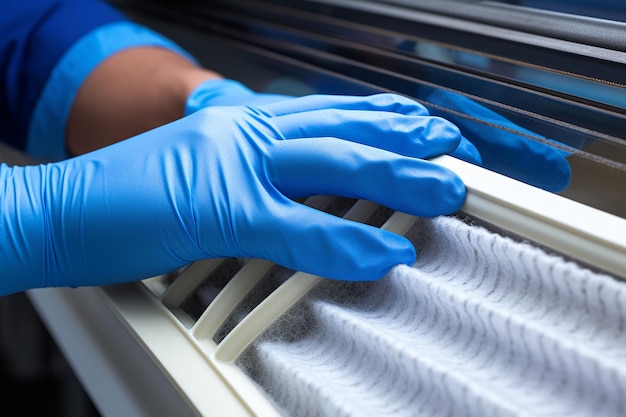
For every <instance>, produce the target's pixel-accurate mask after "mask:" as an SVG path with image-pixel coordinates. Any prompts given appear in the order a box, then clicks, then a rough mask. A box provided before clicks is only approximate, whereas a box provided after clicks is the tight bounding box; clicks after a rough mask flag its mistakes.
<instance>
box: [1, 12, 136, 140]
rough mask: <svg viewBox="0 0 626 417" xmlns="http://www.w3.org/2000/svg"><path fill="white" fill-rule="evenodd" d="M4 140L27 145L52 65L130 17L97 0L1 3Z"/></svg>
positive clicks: (2, 130) (2, 138)
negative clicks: (82, 40) (94, 34)
mask: <svg viewBox="0 0 626 417" xmlns="http://www.w3.org/2000/svg"><path fill="white" fill-rule="evenodd" d="M0 10H2V11H1V12H0V33H2V36H0V100H1V102H0V140H2V141H4V142H8V143H9V144H11V145H13V146H16V147H18V148H22V149H24V148H25V146H26V135H27V131H28V125H29V122H30V118H31V116H32V112H33V109H34V107H35V103H36V102H37V100H38V99H39V95H40V94H41V91H42V89H43V87H44V85H45V83H46V81H47V79H48V76H49V74H50V72H51V71H52V69H53V67H54V66H55V65H56V63H57V62H58V61H59V59H60V58H61V56H62V55H63V54H64V53H65V52H66V51H67V49H68V48H69V47H70V46H71V45H72V44H74V43H75V42H76V41H77V40H78V39H80V38H81V37H82V36H84V35H85V34H86V33H88V32H89V31H91V30H92V29H93V28H95V27H98V26H101V25H105V24H109V23H112V22H119V21H125V20H126V19H125V17H124V16H123V15H122V14H121V13H119V12H118V11H116V10H115V9H113V8H111V7H110V6H108V5H106V4H104V3H101V2H99V1H93V0H89V1H86V0H28V1H24V0H2V6H0Z"/></svg>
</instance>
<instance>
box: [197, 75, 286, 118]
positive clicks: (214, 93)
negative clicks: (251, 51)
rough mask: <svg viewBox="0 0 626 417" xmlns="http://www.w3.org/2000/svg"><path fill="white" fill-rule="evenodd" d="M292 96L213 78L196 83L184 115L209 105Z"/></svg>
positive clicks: (254, 103) (243, 103)
mask: <svg viewBox="0 0 626 417" xmlns="http://www.w3.org/2000/svg"><path fill="white" fill-rule="evenodd" d="M289 98H292V97H290V96H285V95H282V94H266V93H256V92H254V91H252V90H250V89H249V88H248V87H246V86H245V85H243V84H241V83H240V82H238V81H235V80H229V79H224V78H214V79H211V80H208V81H205V82H203V83H201V84H200V85H198V86H197V87H196V88H195V89H194V90H193V91H192V92H191V94H189V97H187V102H186V103H185V116H188V115H190V114H191V113H195V112H197V111H198V110H201V109H203V108H205V107H210V106H258V105H261V104H268V103H274V102H276V101H280V100H286V99H289Z"/></svg>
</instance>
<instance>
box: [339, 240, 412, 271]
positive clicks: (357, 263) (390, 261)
mask: <svg viewBox="0 0 626 417" xmlns="http://www.w3.org/2000/svg"><path fill="white" fill-rule="evenodd" d="M382 232H383V233H382V236H381V240H380V241H379V243H381V244H382V247H381V246H380V245H376V247H372V248H367V249H365V248H361V250H360V251H359V252H358V254H357V255H358V256H357V258H356V259H353V260H352V262H351V263H352V266H351V267H350V269H349V270H346V271H345V273H344V274H342V275H341V276H339V277H338V279H340V280H344V281H377V280H379V279H381V278H383V277H384V276H385V275H387V273H389V271H390V270H391V269H392V268H393V267H394V266H396V265H412V264H413V263H414V262H415V258H416V252H415V248H414V247H413V244H411V242H410V241H409V240H408V239H406V238H405V237H403V236H400V235H397V234H395V233H391V232H387V231H382Z"/></svg>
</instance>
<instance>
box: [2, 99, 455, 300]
mask: <svg viewBox="0 0 626 417" xmlns="http://www.w3.org/2000/svg"><path fill="white" fill-rule="evenodd" d="M424 114H426V112H425V109H424V108H423V107H422V106H421V105H419V104H417V103H415V102H413V101H411V100H408V99H405V98H402V97H399V96H395V95H391V94H382V95H375V96H370V97H350V96H307V97H302V98H297V99H290V100H286V101H280V102H276V103H273V104H268V105H263V106H259V107H211V108H207V109H204V110H202V111H198V112H196V113H194V114H193V115H191V116H189V117H186V118H183V119H180V120H178V121H176V122H173V123H171V124H168V125H165V126H163V127H160V128H158V129H155V130H152V131H149V132H146V133H144V134H141V135H139V136H136V137H134V138H131V139H128V140H126V141H123V142H120V143H117V144H115V145H112V146H109V147H106V148H103V149H100V150H98V151H95V152H92V153H88V154H85V155H82V156H79V157H76V158H73V159H69V160H66V161H62V162H58V163H54V164H48V165H41V166H32V167H15V168H7V167H6V166H3V167H2V168H1V169H0V184H2V186H3V187H4V188H3V194H2V198H0V236H2V239H0V249H1V250H0V265H2V282H1V284H0V285H1V292H2V293H4V294H7V293H10V292H15V291H20V290H23V289H27V288H35V287H48V286H83V285H104V284H111V283H119V282H124V281H130V280H137V279H141V278H145V277H149V276H154V275H157V274H162V273H165V272H168V271H171V270H174V269H176V268H179V267H181V266H184V265H186V264H188V263H190V262H192V261H196V260H199V259H203V258H213V257H231V256H235V257H238V256H242V257H253V258H263V259H267V260H270V261H273V262H275V263H278V264H280V265H283V266H286V267H288V268H292V269H296V270H301V271H306V272H309V273H312V274H317V275H321V276H325V277H329V278H336V279H344V280H373V279H378V278H380V277H382V276H383V275H385V273H387V271H388V270H389V269H390V268H391V267H392V266H393V265H396V264H410V263H412V262H413V261H414V258H415V252H414V248H413V246H412V245H411V243H410V242H409V241H408V240H406V239H405V238H404V237H402V236H399V235H396V234H393V233H391V232H388V231H384V230H380V229H378V228H374V227H370V226H367V225H363V224H359V223H355V222H350V221H347V220H344V219H341V218H338V217H335V216H332V215H329V214H326V213H323V212H320V211H317V210H314V209H312V208H310V207H307V206H304V205H302V204H299V203H297V202H295V201H294V200H293V199H294V198H298V197H302V196H309V195H316V194H323V195H342V196H347V197H352V198H363V199H368V200H372V201H376V202H379V203H381V204H384V205H386V206H388V207H390V208H392V209H395V210H400V211H403V212H407V213H411V214H414V215H419V216H434V215H438V214H442V213H451V212H454V211H456V210H457V209H459V208H460V206H461V205H462V203H463V201H464V197H465V187H464V185H463V183H462V182H461V180H460V179H459V178H458V177H457V176H456V175H455V174H454V173H452V172H451V171H449V170H447V169H445V168H442V167H440V166H438V165H435V164H433V163H430V162H428V161H425V160H422V159H420V158H427V157H432V156H435V155H438V154H442V153H446V152H450V151H452V150H454V149H455V148H456V147H457V145H458V143H459V140H460V134H459V131H458V129H457V128H456V127H455V126H453V125H452V124H450V123H449V122H446V121H444V120H442V119H440V118H435V117H428V116H423V115H424Z"/></svg>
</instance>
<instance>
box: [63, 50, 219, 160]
mask: <svg viewBox="0 0 626 417" xmlns="http://www.w3.org/2000/svg"><path fill="white" fill-rule="evenodd" d="M216 78H222V77H221V76H220V75H219V74H217V73H216V72H213V71H209V70H206V69H203V68H201V67H198V66H197V65H195V64H194V63H193V62H191V61H189V60H188V59H186V58H185V57H183V56H181V55H180V54H177V53H176V52H173V51H170V50H167V49H164V48H159V47H138V48H131V49H126V50H123V51H120V52H118V53H116V54H114V55H112V56H111V57H109V58H107V59H106V60H105V61H103V62H102V63H101V64H100V65H98V67H96V68H95V69H94V70H93V71H92V73H91V74H90V75H89V76H88V77H87V78H86V80H85V81H84V83H83V84H82V86H81V87H80V89H79V90H78V92H77V94H76V98H75V100H74V103H73V105H72V109H71V111H70V113H69V117H68V122H67V130H66V144H67V147H68V150H69V152H70V153H71V154H73V155H79V154H82V153H86V152H90V151H92V150H95V149H98V148H102V147H104V146H107V145H110V144H112V143H115V142H119V141H121V140H123V139H126V138H129V137H131V136H135V135H137V134H139V133H142V132H145V131H146V130H150V129H153V128H155V127H158V126H161V125H163V124H166V123H169V122H171V121H173V120H176V119H178V118H180V117H182V115H183V110H184V106H185V102H186V100H187V97H188V96H189V94H190V93H191V92H192V91H193V89H194V88H195V87H196V86H198V85H199V84H200V83H202V82H203V81H207V80H210V79H216Z"/></svg>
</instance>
